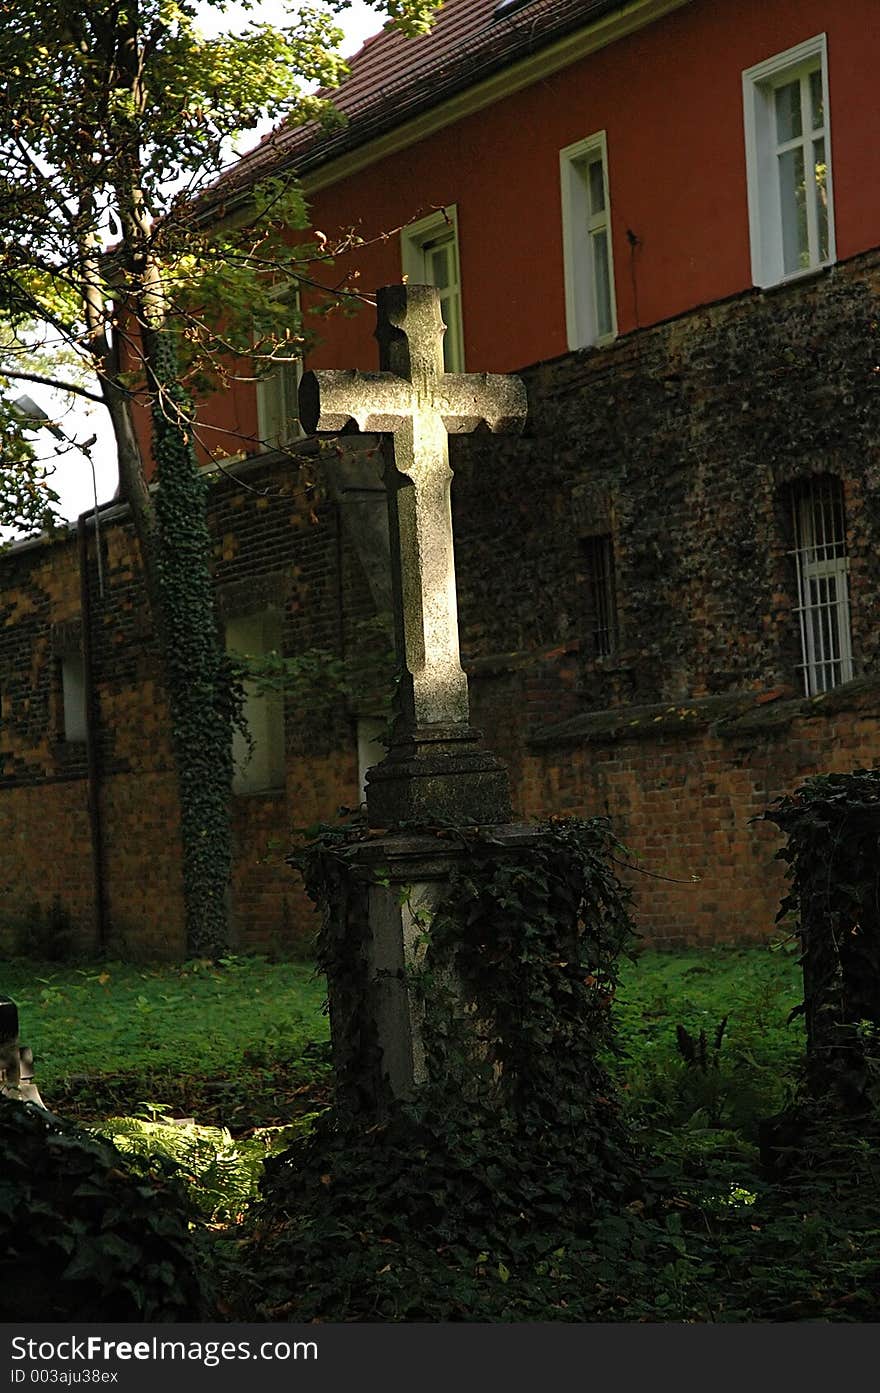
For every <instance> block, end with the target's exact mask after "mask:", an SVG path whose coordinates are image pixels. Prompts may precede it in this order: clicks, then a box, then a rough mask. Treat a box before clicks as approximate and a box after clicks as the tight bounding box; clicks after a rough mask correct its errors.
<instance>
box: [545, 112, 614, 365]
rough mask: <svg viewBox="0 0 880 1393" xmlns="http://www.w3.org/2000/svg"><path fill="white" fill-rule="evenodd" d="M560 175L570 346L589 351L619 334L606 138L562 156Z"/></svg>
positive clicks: (591, 140) (582, 143) (570, 149)
mask: <svg viewBox="0 0 880 1393" xmlns="http://www.w3.org/2000/svg"><path fill="white" fill-rule="evenodd" d="M559 172H560V177H561V190H562V254H563V264H564V269H565V322H566V329H567V333H568V346H569V348H571V349H575V348H586V347H588V346H589V345H590V344H602V343H607V342H609V340H611V339H613V338H614V337H615V335H616V334H617V305H616V302H615V294H614V258H613V254H612V250H611V198H610V195H609V192H608V148H607V142H606V139H605V132H604V131H598V132H597V133H596V135H591V136H589V138H588V139H586V140H579V141H577V142H576V143H575V144H574V145H566V147H565V149H564V150H560V152H559Z"/></svg>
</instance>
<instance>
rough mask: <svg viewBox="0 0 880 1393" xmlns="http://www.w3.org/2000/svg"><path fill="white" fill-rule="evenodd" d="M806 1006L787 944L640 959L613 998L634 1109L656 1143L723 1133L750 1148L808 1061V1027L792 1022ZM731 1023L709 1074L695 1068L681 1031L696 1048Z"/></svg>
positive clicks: (712, 1053) (653, 953) (648, 954)
mask: <svg viewBox="0 0 880 1393" xmlns="http://www.w3.org/2000/svg"><path fill="white" fill-rule="evenodd" d="M801 997H802V983H801V975H800V972H799V970H798V964H797V953H796V952H794V951H792V948H791V945H790V944H778V945H773V946H769V947H767V948H764V949H752V948H746V949H737V948H715V949H702V950H698V949H686V950H683V951H680V952H675V953H669V952H657V951H656V950H655V951H648V952H645V953H642V954H641V955H640V956H639V958H638V962H637V965H636V966H635V967H630V968H629V969H628V970H627V971H626V972H625V973H624V974H623V977H622V981H621V985H620V988H619V989H618V992H617V995H616V998H615V1006H614V1010H615V1018H616V1022H617V1029H618V1041H619V1045H620V1051H621V1055H622V1057H623V1064H622V1066H621V1067H622V1068H623V1070H624V1077H625V1083H626V1097H627V1100H628V1106H629V1107H630V1109H631V1110H632V1111H633V1113H634V1114H635V1115H636V1118H637V1122H638V1126H639V1127H640V1128H641V1129H643V1131H645V1132H647V1134H648V1135H650V1136H651V1138H652V1141H653V1140H655V1138H654V1130H655V1128H656V1130H657V1131H658V1132H664V1133H665V1134H668V1138H667V1140H663V1141H660V1142H659V1143H658V1144H660V1145H663V1146H666V1145H672V1144H674V1142H675V1137H676V1135H678V1136H679V1137H680V1135H681V1129H682V1128H686V1129H688V1130H689V1132H690V1134H691V1135H692V1136H695V1135H696V1133H697V1132H698V1131H700V1130H705V1129H706V1128H710V1129H712V1128H714V1127H718V1126H723V1127H725V1128H730V1129H733V1130H734V1131H735V1132H737V1133H738V1134H739V1135H741V1137H742V1140H743V1144H744V1145H745V1146H747V1147H754V1145H755V1144H756V1143H757V1140H758V1128H759V1124H760V1122H761V1120H762V1119H763V1118H765V1117H768V1116H769V1115H770V1114H771V1113H775V1112H777V1111H778V1110H779V1109H780V1108H782V1107H783V1105H784V1104H785V1103H786V1101H787V1099H788V1097H789V1095H790V1093H791V1091H792V1089H793V1087H794V1079H795V1074H796V1070H797V1069H798V1067H799V1065H800V1061H801V1057H802V1054H803V1044H804V1040H803V1024H802V1022H801V1021H800V1019H799V1018H797V1019H792V1011H793V1009H794V1008H795V1007H796V1006H797V1004H798V1002H799V1001H800V1000H801ZM722 1019H725V1020H726V1025H725V1030H724V1036H723V1042H722V1044H721V1045H719V1048H718V1049H717V1051H714V1050H712V1051H708V1057H707V1061H706V1062H707V1067H706V1069H705V1070H704V1069H701V1068H700V1067H694V1065H689V1064H688V1063H687V1062H686V1060H685V1059H684V1058H683V1056H682V1054H681V1051H680V1049H679V1047H678V1043H677V1037H678V1034H679V1032H686V1033H687V1035H688V1036H689V1037H692V1038H693V1039H694V1040H695V1042H696V1043H697V1045H698V1044H699V1040H700V1037H701V1036H702V1037H703V1038H704V1039H706V1040H707V1044H708V1039H709V1037H711V1035H712V1034H713V1033H714V1032H715V1031H716V1029H717V1025H718V1022H719V1021H720V1020H722Z"/></svg>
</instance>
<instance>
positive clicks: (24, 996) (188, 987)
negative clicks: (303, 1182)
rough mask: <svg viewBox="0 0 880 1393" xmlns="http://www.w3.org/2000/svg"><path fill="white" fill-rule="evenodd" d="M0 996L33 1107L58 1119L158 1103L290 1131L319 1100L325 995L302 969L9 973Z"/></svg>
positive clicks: (248, 966) (241, 964)
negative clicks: (29, 1054) (32, 1077)
mask: <svg viewBox="0 0 880 1393" xmlns="http://www.w3.org/2000/svg"><path fill="white" fill-rule="evenodd" d="M0 991H2V992H3V993H5V994H7V995H9V996H11V997H13V999H14V1000H15V1001H16V1002H17V1004H18V1007H19V1013H20V1018H21V1032H22V1039H23V1040H24V1041H25V1043H27V1044H29V1045H31V1046H32V1047H33V1049H34V1054H35V1057H36V1068H37V1078H38V1080H39V1083H40V1087H41V1091H42V1095H43V1098H44V1099H45V1101H46V1103H47V1104H48V1105H49V1106H50V1107H51V1108H52V1109H53V1110H54V1111H57V1112H61V1113H64V1115H65V1116H74V1117H77V1118H80V1119H82V1120H84V1121H92V1120H94V1119H96V1118H98V1117H100V1116H101V1115H102V1114H103V1115H107V1114H111V1115H112V1114H119V1113H125V1114H132V1113H134V1112H136V1111H137V1110H138V1107H139V1105H140V1104H142V1103H143V1102H144V1101H145V1100H149V1099H159V1100H161V1103H162V1106H161V1108H160V1109H159V1111H160V1112H163V1113H164V1112H168V1111H173V1112H174V1113H175V1114H176V1115H178V1116H196V1117H198V1118H199V1120H200V1121H202V1122H207V1121H216V1122H218V1123H221V1124H225V1125H227V1126H229V1127H231V1128H235V1129H236V1130H242V1129H245V1128H248V1127H252V1126H253V1125H254V1124H255V1123H263V1124H269V1123H285V1122H290V1121H291V1120H292V1119H294V1118H295V1117H296V1116H298V1115H299V1114H300V1113H301V1112H303V1111H307V1110H310V1109H312V1108H314V1107H315V1106H316V1104H317V1103H319V1102H320V1101H321V1098H322V1094H323V1092H324V1091H325V1090H326V1086H327V1078H328V1073H329V1059H328V1055H327V1044H326V1041H327V1035H328V1028H327V1018H326V1016H325V1015H324V1013H323V1010H322V1007H323V1001H324V996H325V988H324V984H323V983H322V982H320V981H318V980H317V979H316V978H315V977H314V976H313V974H312V973H311V971H310V969H309V968H307V967H304V966H303V965H302V964H297V963H283V964H269V963H266V962H265V961H263V960H261V959H258V958H234V959H227V960H226V963H225V965H223V964H221V965H215V964H212V963H208V962H203V961H194V962H190V963H184V964H183V965H180V964H176V965H168V966H165V967H150V968H147V967H136V966H133V965H131V964H124V963H107V964H105V965H103V966H99V965H95V966H89V967H80V968H66V969H63V970H62V969H59V968H57V967H56V966H54V965H52V964H45V965H38V964H34V963H26V962H14V963H5V964H4V967H3V973H2V987H0Z"/></svg>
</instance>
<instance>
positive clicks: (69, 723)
mask: <svg viewBox="0 0 880 1393" xmlns="http://www.w3.org/2000/svg"><path fill="white" fill-rule="evenodd" d="M59 663H60V667H61V711H62V734H63V736H64V739H65V740H67V741H79V740H85V738H86V679H85V664H84V662H83V655H82V653H81V652H80V651H79V650H78V649H77V650H76V651H71V652H69V653H64V654H62V656H61V658H60V659H59Z"/></svg>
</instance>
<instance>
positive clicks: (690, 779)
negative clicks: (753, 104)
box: [0, 256, 880, 955]
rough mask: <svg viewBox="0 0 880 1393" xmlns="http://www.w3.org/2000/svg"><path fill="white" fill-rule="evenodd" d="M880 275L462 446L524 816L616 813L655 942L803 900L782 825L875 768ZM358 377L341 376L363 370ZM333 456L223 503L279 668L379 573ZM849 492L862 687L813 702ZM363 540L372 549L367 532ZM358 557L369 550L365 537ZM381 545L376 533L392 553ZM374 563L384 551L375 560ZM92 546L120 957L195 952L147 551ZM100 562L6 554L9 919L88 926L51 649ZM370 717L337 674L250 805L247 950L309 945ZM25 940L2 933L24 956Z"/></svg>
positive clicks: (470, 588) (241, 866)
mask: <svg viewBox="0 0 880 1393" xmlns="http://www.w3.org/2000/svg"><path fill="white" fill-rule="evenodd" d="M878 286H880V265H878V259H877V257H875V256H870V257H866V258H861V259H860V260H858V261H853V262H851V263H849V264H847V265H843V266H839V267H837V268H835V269H834V271H833V272H830V273H825V274H823V275H820V276H816V277H814V278H811V279H807V280H805V281H802V282H799V283H797V284H793V285H790V286H788V287H784V288H781V289H779V290H776V291H774V292H772V293H768V294H766V295H762V294H759V293H757V292H756V293H754V294H752V295H749V296H746V297H742V298H740V299H737V300H734V301H730V302H727V303H724V304H719V305H714V306H711V307H707V308H704V309H701V310H699V311H697V312H696V313H694V314H690V315H688V316H686V317H683V318H681V319H679V320H676V321H674V322H671V323H668V324H665V325H661V326H659V327H656V328H654V329H651V330H649V331H646V332H644V333H639V334H634V335H632V336H630V337H628V338H626V339H622V340H620V341H618V342H617V343H616V344H614V345H612V346H611V347H610V348H608V349H605V350H602V351H598V352H584V353H578V354H571V355H566V356H565V357H563V358H560V359H558V360H556V361H554V362H550V363H543V364H538V365H536V366H533V367H531V368H528V369H527V370H526V371H525V374H524V376H525V378H526V382H527V387H528V392H529V399H530V419H529V425H528V429H527V433H526V434H525V435H524V436H523V437H522V438H521V439H519V440H511V439H505V438H503V437H502V438H498V437H495V438H488V437H474V438H464V437H457V438H455V439H454V440H453V463H454V467H455V474H456V477H455V483H454V487H453V504H454V514H455V527H456V546H457V567H458V586H459V596H460V610H461V630H462V647H463V652H464V655H465V663H466V666H467V668H468V671H469V674H470V678H471V691H472V703H473V708H474V723H475V724H476V725H477V726H478V727H480V728H482V729H483V730H484V731H485V734H486V739H487V743H488V744H490V746H491V747H492V748H493V749H495V750H496V752H497V753H499V754H500V755H501V756H502V758H504V759H506V760H507V761H508V763H509V765H510V769H511V777H512V785H513V793H514V806H515V808H516V809H517V812H518V814H519V815H521V816H523V817H531V816H534V815H538V814H542V813H549V812H566V811H573V812H581V813H589V812H594V811H598V812H605V811H608V812H610V813H611V815H612V816H613V818H614V821H615V826H616V827H617V829H618V832H619V835H620V836H621V838H622V839H623V840H624V841H625V842H626V843H627V844H628V846H629V847H630V849H631V852H632V854H633V856H634V858H637V865H638V867H639V870H638V871H636V872H627V874H632V875H633V878H634V884H635V887H636V890H637V895H638V903H639V914H640V924H641V928H642V930H643V932H644V933H645V934H646V935H647V936H649V937H653V938H654V939H656V940H658V941H667V942H681V941H708V940H719V939H730V938H755V937H759V936H763V935H766V934H767V933H769V932H770V931H771V929H772V923H773V918H774V915H775V912H776V908H777V905H778V899H779V893H780V883H781V882H780V874H779V865H778V863H774V862H773V859H772V857H773V852H774V850H775V848H776V846H777V842H776V840H775V837H774V833H773V829H771V828H769V827H767V826H766V825H763V824H752V823H751V822H750V819H751V818H753V817H754V816H755V815H757V814H758V813H760V812H761V811H762V810H763V808H764V807H765V806H766V804H767V802H768V801H769V799H771V798H772V797H774V796H775V795H776V794H778V793H780V792H782V791H784V790H786V789H790V788H791V787H792V786H793V785H795V784H796V783H797V782H799V781H800V780H801V779H802V778H804V777H805V776H806V775H808V774H810V773H813V772H818V771H822V770H830V769H846V768H853V767H857V766H860V765H861V766H865V765H871V764H874V763H876V761H877V756H878V748H877V746H878V716H877V713H878V694H880V685H878V678H880V669H878V645H880V631H878V629H877V626H876V624H875V622H874V613H875V611H876V597H877V595H878V592H880V487H878V486H880V453H878V443H877V409H878V407H877V403H878V397H877V392H878V387H880V371H878V366H880V351H878V331H877V320H878V319H880V316H877V317H876V318H875V316H876V311H877V305H876V296H877V290H878ZM340 366H345V364H340ZM324 472H325V471H323V470H322V466H321V464H320V461H319V460H317V459H315V458H312V459H311V460H310V459H305V460H303V461H300V462H299V463H293V462H289V461H288V462H285V461H279V460H273V459H271V458H266V459H265V460H263V461H261V462H259V463H257V464H253V463H252V464H251V465H249V466H248V467H247V468H246V470H245V471H244V479H243V482H239V483H236V482H234V481H232V480H230V479H227V478H224V477H221V478H220V480H219V481H218V482H217V484H216V485H214V486H213V488H212V491H211V496H210V517H211V526H212V531H213V536H214V539H215V545H214V567H215V576H216V584H217V603H218V617H219V619H220V620H221V622H222V621H223V620H224V619H229V618H233V617H238V616H244V615H247V614H249V613H253V612H254V611H255V610H257V609H260V608H263V607H272V608H274V610H275V611H276V613H277V614H278V615H279V617H280V624H281V643H282V649H283V651H284V652H285V653H287V654H298V653H303V652H306V651H309V650H314V649H321V650H325V651H327V652H329V653H331V654H334V655H336V657H337V658H339V657H342V656H345V655H349V656H350V655H351V654H353V653H357V652H362V653H363V657H364V661H365V665H366V667H367V668H368V669H370V668H371V663H373V664H374V663H375V659H376V653H377V650H378V648H380V647H381V645H382V643H383V641H384V640H382V638H381V633H380V632H379V631H376V630H373V631H371V630H370V629H369V627H367V628H365V627H364V626H365V623H366V624H367V625H369V621H370V620H371V618H372V617H373V615H374V613H375V599H374V597H375V595H376V593H377V589H376V582H375V576H373V588H372V590H371V587H370V585H369V584H368V583H367V577H366V575H365V572H364V569H363V565H362V559H361V553H359V550H358V546H357V540H358V539H357V537H355V536H353V535H352V534H351V532H350V530H349V524H348V523H347V522H346V520H345V515H344V507H342V506H340V504H339V503H338V502H336V501H334V494H333V492H332V489H330V488H326V489H325V488H324V487H323V483H322V480H323V478H324ZM829 472H830V473H834V474H836V475H837V476H838V477H839V478H840V479H841V480H842V482H843V486H844V490H845V497H846V507H847V523H848V546H849V552H850V567H851V569H850V583H851V598H852V638H853V654H854V661H855V665H856V680H855V681H853V682H852V683H849V684H847V685H846V686H845V687H843V688H841V689H839V690H838V691H836V692H834V693H832V694H830V695H829V696H826V697H825V698H822V699H819V700H809V699H805V698H804V697H803V696H802V695H801V694H800V692H799V688H798V680H799V678H798V671H797V664H798V661H799V648H798V637H797V628H796V622H795V618H794V615H793V605H794V576H793V571H792V567H791V558H790V556H789V555H788V550H789V548H790V546H791V537H790V532H789V519H788V513H787V501H786V497H787V496H786V490H787V488H788V486H789V485H790V483H791V481H792V480H794V479H796V478H798V477H801V476H804V475H810V474H819V473H829ZM609 532H610V533H611V535H612V536H613V540H614V556H615V567H616V587H617V599H618V608H619V619H620V643H619V645H618V648H617V650H616V651H615V652H614V653H613V654H611V655H609V656H605V657H598V656H596V654H595V652H594V651H592V643H591V631H590V616H589V603H588V598H589V597H588V587H587V585H586V580H585V573H584V569H585V553H584V545H583V544H584V539H585V538H589V537H591V536H595V535H597V533H609ZM371 536H372V534H371ZM361 540H363V539H361ZM370 545H371V546H373V547H374V542H373V541H371V543H370ZM361 550H363V548H362V549H361ZM101 554H102V559H103V576H104V594H103V596H102V595H100V594H99V586H98V574H97V564H96V562H97V552H96V544H95V538H94V535H93V534H92V535H91V536H90V541H89V563H88V578H89V591H90V594H91V597H92V623H91V630H90V632H91V638H92V644H93V648H94V658H95V670H96V674H97V708H98V730H99V744H98V752H99V757H100V758H99V764H100V783H101V812H102V823H103V831H104V871H105V877H106V887H107V890H106V893H107V908H108V920H109V925H110V929H111V941H112V944H113V945H116V946H118V947H120V948H121V949H123V950H124V951H127V952H128V953H131V954H135V953H140V954H142V955H175V954H179V953H181V952H182V951H183V936H182V901H181V892H180V866H179V858H178V852H177V840H176V818H177V811H176V795H175V783H174V772H173V767H172V762H171V752H170V745H169V740H168V723H167V713H166V709H165V704H164V698H163V693H162V688H161V682H160V678H159V673H158V671H157V665H156V661H155V655H154V652H153V648H152V640H151V629H150V623H149V617H148V615H147V612H146V608H145V604H144V599H143V594H142V589H141V585H140V571H139V561H138V549H137V545H136V542H135V541H134V538H133V536H132V532H131V529H130V527H129V525H128V524H127V522H126V520H125V517H124V515H123V514H118V515H117V516H116V517H115V518H111V519H105V521H104V524H103V527H102V553H101ZM80 621H81V615H80V580H79V561H78V552H77V543H76V539H75V537H69V536H67V535H64V536H61V537H58V538H56V539H55V540H51V541H45V542H42V543H39V544H35V545H29V546H26V547H23V548H17V549H15V550H13V551H12V552H9V553H7V554H6V555H4V556H2V557H0V697H2V728H0V757H2V761H0V889H2V892H3V896H4V905H5V917H6V919H7V920H9V921H13V920H15V919H16V918H21V917H24V916H25V915H26V914H27V913H28V912H29V911H30V909H31V908H32V906H34V905H38V906H40V907H41V908H42V909H43V910H44V911H48V910H49V909H50V907H51V904H52V901H53V899H54V897H55V896H58V898H59V900H60V902H61V903H62V905H63V906H64V908H65V909H66V910H67V911H68V912H69V913H70V915H71V917H72V919H73V921H74V924H75V926H76V928H77V931H78V934H79V937H80V941H81V942H82V943H83V945H84V946H85V945H88V944H89V943H90V942H91V939H92V935H93V881H92V867H91V857H90V849H89V818H88V780H87V767H86V762H85V757H84V749H83V747H82V745H81V744H77V743H75V742H74V743H72V742H70V741H65V740H64V739H63V738H62V733H63V726H62V721H63V711H62V706H61V697H60V669H59V662H60V655H61V654H62V653H63V652H64V651H65V645H70V644H74V645H75V643H76V642H77V634H78V629H77V625H78V623H79V622H80ZM375 686H376V683H375V671H374V670H370V671H369V672H368V675H367V677H366V679H365V682H364V692H363V693H362V694H361V695H360V696H359V697H356V698H354V699H352V698H351V697H350V696H347V695H346V694H344V693H343V692H341V691H340V689H339V685H338V682H336V681H333V680H328V681H327V682H326V684H322V683H320V682H318V683H317V685H316V686H315V688H314V690H312V691H311V692H310V693H309V694H308V697H307V698H304V699H302V700H300V701H293V700H291V699H288V700H287V702H286V705H285V716H284V728H285V766H286V776H285V781H284V787H283V788H280V789H278V790H273V791H268V792H264V793H251V794H247V795H241V796H238V797H236V798H235V799H234V804H233V837H234V850H235V869H234V875H233V884H232V917H233V924H234V928H235V931H236V934H237V936H238V941H239V943H240V944H241V945H242V946H243V947H246V948H260V949H263V950H267V951H276V950H283V949H285V948H287V949H289V948H291V947H294V948H297V947H298V948H300V949H301V950H303V951H306V950H307V945H308V942H309V939H310V935H311V932H312V931H313V929H314V926H315V925H314V915H313V912H312V910H311V907H310V905H309V904H308V902H307V901H306V900H305V898H304V896H303V894H302V892H301V890H300V888H299V886H298V884H297V880H296V877H295V875H294V874H293V873H292V872H291V871H290V869H289V868H288V867H287V866H286V864H285V862H284V856H285V855H286V853H287V851H288V848H289V843H290V840H291V837H292V834H293V831H294V829H295V828H298V827H303V826H307V825H309V824H310V823H313V822H315V821H318V820H321V819H327V818H331V817H332V816H333V814H334V812H335V810H336V808H337V807H338V806H339V805H348V806H350V805H352V804H353V803H354V802H355V801H356V799H357V797H358V789H357V758H356V739H355V718H356V715H357V714H358V712H359V711H360V712H361V713H362V714H366V713H367V712H369V713H376V712H378V709H379V703H378V702H377V699H376V691H375ZM7 937H8V934H7Z"/></svg>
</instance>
